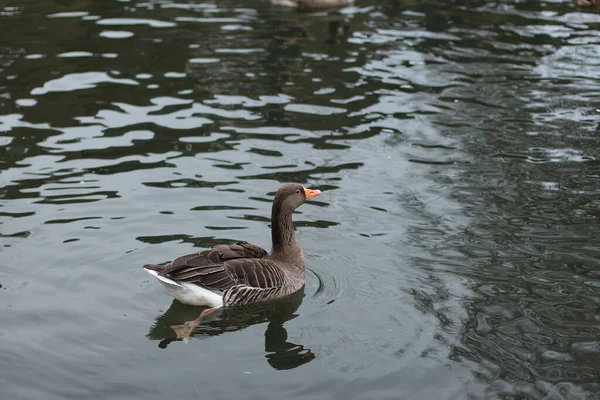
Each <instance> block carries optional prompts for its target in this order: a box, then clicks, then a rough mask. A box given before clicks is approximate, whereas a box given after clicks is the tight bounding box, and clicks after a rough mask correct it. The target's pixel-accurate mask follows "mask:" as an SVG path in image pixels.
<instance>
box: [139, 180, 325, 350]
mask: <svg viewBox="0 0 600 400" xmlns="http://www.w3.org/2000/svg"><path fill="white" fill-rule="evenodd" d="M320 193H321V191H320V190H311V189H305V188H304V187H303V186H302V185H299V184H287V185H284V186H282V187H281V188H279V190H277V193H276V194H275V199H274V200H273V207H272V210H271V240H272V242H273V243H272V248H271V254H269V253H267V252H266V251H265V250H264V249H262V248H261V247H258V246H255V245H253V244H250V243H245V242H240V243H235V244H219V245H216V246H215V247H214V248H212V249H209V250H204V251H200V252H197V253H192V254H187V255H184V256H181V257H178V258H176V259H175V260H173V261H172V262H170V263H168V264H166V265H161V264H147V265H144V270H145V271H146V272H148V273H149V274H151V275H153V276H155V277H156V278H157V279H158V280H159V281H160V283H162V284H163V286H165V287H166V289H167V292H168V293H169V294H170V295H171V296H173V297H174V298H176V299H177V300H179V301H180V302H181V303H185V304H191V305H196V306H208V307H209V308H207V309H206V310H204V311H203V312H202V313H201V314H200V316H199V317H198V318H196V320H194V321H189V322H186V323H185V324H184V325H177V326H173V327H172V328H173V329H174V330H175V333H176V334H177V337H178V338H182V339H186V340H187V339H188V338H189V336H190V334H191V332H192V331H193V329H194V328H195V327H196V326H198V324H199V323H200V320H201V319H202V318H203V317H205V316H206V315H208V314H210V313H212V312H213V311H215V310H216V309H218V308H220V307H232V306H240V305H245V304H252V303H258V302H262V301H267V300H273V299H277V298H280V297H284V296H287V295H290V294H292V293H294V292H296V291H298V290H299V289H300V288H302V286H304V278H305V269H304V256H303V254H302V248H301V247H300V243H298V240H297V239H296V233H295V232H294V224H293V222H292V213H293V212H294V210H295V209H296V208H298V207H299V206H301V205H302V204H303V203H304V202H305V201H306V200H309V199H311V198H313V197H315V196H317V195H319V194H320Z"/></svg>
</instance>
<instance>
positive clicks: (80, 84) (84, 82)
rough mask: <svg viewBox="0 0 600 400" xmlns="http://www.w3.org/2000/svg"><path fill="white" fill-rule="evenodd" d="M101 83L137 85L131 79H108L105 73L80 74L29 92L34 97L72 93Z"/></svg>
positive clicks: (69, 75) (68, 75) (48, 83)
mask: <svg viewBox="0 0 600 400" xmlns="http://www.w3.org/2000/svg"><path fill="white" fill-rule="evenodd" d="M101 83H115V84H119V85H138V84H139V83H138V82H136V81H134V80H132V79H118V78H112V77H110V76H109V75H108V74H107V73H106V72H82V73H75V74H67V75H65V76H63V77H61V78H58V79H53V80H50V81H48V82H46V83H44V86H42V87H37V88H35V89H33V90H32V91H31V94H32V95H34V96H39V95H44V94H48V93H52V92H72V91H75V90H85V89H91V88H95V87H96V86H98V84H101Z"/></svg>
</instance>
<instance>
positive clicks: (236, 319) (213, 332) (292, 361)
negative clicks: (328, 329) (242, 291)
mask: <svg viewBox="0 0 600 400" xmlns="http://www.w3.org/2000/svg"><path fill="white" fill-rule="evenodd" d="M303 296H304V291H303V290H300V291H298V292H296V293H294V294H293V295H292V296H289V297H287V298H285V299H281V300H277V301H273V302H269V303H265V304H256V305H252V306H246V307H238V308H228V309H219V310H218V311H217V312H215V313H213V314H211V315H210V316H209V317H206V318H205V319H203V320H202V323H201V324H200V325H199V326H198V327H197V328H196V330H195V332H194V334H193V337H194V338H201V337H206V338H210V337H211V336H217V335H222V334H224V333H226V332H234V331H238V330H241V329H244V328H246V327H248V326H250V325H257V324H260V325H262V326H265V324H266V330H265V334H264V336H265V339H264V345H265V352H266V353H267V354H266V355H265V357H266V359H267V362H268V363H269V365H270V366H271V367H273V368H274V369H281V370H283V369H292V368H296V367H299V366H300V365H303V364H306V363H308V362H310V361H312V360H314V358H315V355H314V354H313V352H312V351H310V349H306V348H304V346H302V345H298V344H294V343H291V342H288V333H287V330H286V328H285V327H284V323H285V322H286V321H289V320H292V319H294V318H296V317H298V314H297V310H298V307H300V304H302V297H303ZM200 312H201V308H198V307H193V306H188V305H185V304H181V303H179V302H178V301H177V300H173V302H172V303H171V306H170V307H169V309H168V310H167V311H166V312H165V313H163V314H161V315H159V316H158V317H157V318H156V322H155V323H154V325H153V326H152V327H151V328H150V332H148V338H150V339H151V340H160V343H159V344H158V347H160V348H161V349H166V348H167V346H168V345H169V344H170V343H171V342H173V341H175V340H176V339H175V333H174V332H173V329H172V328H171V326H173V325H178V324H182V323H183V322H184V321H190V320H194V319H195V318H196V317H197V316H198V315H199V314H200ZM205 345H207V346H208V345H209V344H208V342H206V343H205ZM246 345H247V346H256V343H253V342H249V343H246ZM200 351H201V349H200Z"/></svg>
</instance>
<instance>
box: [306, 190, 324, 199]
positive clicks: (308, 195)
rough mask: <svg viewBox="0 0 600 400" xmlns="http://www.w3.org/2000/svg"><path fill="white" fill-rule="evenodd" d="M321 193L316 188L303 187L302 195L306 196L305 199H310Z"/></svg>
mask: <svg viewBox="0 0 600 400" xmlns="http://www.w3.org/2000/svg"><path fill="white" fill-rule="evenodd" d="M320 194H321V191H320V190H318V189H315V190H312V189H306V188H304V195H305V196H306V200H310V199H312V198H313V197H315V196H318V195H320Z"/></svg>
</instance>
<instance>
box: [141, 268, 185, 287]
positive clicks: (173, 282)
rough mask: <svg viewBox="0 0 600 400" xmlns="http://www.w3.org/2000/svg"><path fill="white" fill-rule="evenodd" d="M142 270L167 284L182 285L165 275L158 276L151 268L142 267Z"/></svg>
mask: <svg viewBox="0 0 600 400" xmlns="http://www.w3.org/2000/svg"><path fill="white" fill-rule="evenodd" d="M144 271H146V272H147V273H149V274H150V275H152V276H154V277H155V278H156V279H158V280H159V281H161V282H163V283H165V284H167V285H171V286H177V287H183V286H181V284H180V283H178V282H175V281H174V280H173V279H169V278H167V277H166V276H160V275H159V274H158V272H157V271H155V270H153V269H148V268H144Z"/></svg>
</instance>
